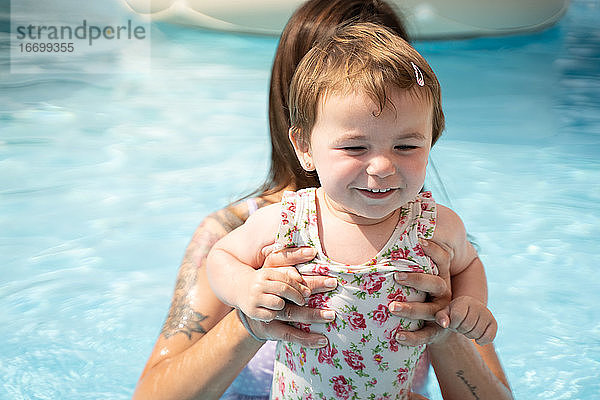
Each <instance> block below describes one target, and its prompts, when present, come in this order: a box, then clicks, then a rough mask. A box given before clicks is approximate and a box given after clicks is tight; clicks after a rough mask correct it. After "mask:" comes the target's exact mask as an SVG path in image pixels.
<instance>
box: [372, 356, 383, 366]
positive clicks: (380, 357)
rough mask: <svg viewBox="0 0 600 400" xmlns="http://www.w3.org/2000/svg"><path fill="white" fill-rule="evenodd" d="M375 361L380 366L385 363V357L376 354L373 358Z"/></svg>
mask: <svg viewBox="0 0 600 400" xmlns="http://www.w3.org/2000/svg"><path fill="white" fill-rule="evenodd" d="M373 361H375V364H377V365H379V364H381V362H382V361H383V356H382V355H381V354H375V355H374V356H373Z"/></svg>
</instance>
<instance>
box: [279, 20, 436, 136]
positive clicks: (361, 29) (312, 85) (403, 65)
mask: <svg viewBox="0 0 600 400" xmlns="http://www.w3.org/2000/svg"><path fill="white" fill-rule="evenodd" d="M420 75H421V76H420ZM394 86H395V87H398V88H400V89H404V90H410V91H414V92H415V94H416V95H417V96H424V98H426V99H427V100H428V101H429V102H431V104H432V106H433V113H432V115H433V117H432V127H433V129H432V145H433V144H434V143H435V142H436V141H437V139H438V138H439V137H440V135H441V134H442V131H443V130H444V113H443V111H442V103H441V89H440V84H439V82H438V80H437V77H436V76H435V73H434V72H433V70H432V69H431V67H430V66H429V64H428V63H427V61H425V59H424V58H423V57H422V56H421V55H420V54H419V53H418V52H417V51H416V50H415V49H414V48H413V47H412V46H411V45H410V44H408V43H407V42H406V41H405V40H404V39H402V38H401V37H399V36H398V35H396V34H394V33H393V32H391V31H389V30H388V29H386V28H384V27H382V26H380V25H376V24H372V23H356V24H349V25H345V26H341V27H339V28H338V29H337V30H336V31H335V33H334V34H333V35H332V36H331V37H329V38H327V39H326V40H323V41H321V42H319V43H317V44H316V45H315V46H314V47H313V48H312V49H311V50H310V51H309V52H308V53H307V54H306V55H305V56H304V58H303V59H302V61H301V62H300V64H299V65H298V68H297V69H296V72H295V73H294V77H293V78H292V83H291V86H290V93H289V107H290V122H291V125H292V126H291V129H292V132H293V133H294V135H296V138H297V140H299V141H300V142H302V143H304V144H308V143H309V142H310V132H311V131H312V128H313V126H314V124H315V121H316V117H317V108H318V105H319V101H324V100H325V97H326V95H327V94H331V93H346V92H352V91H363V92H364V93H366V94H367V95H368V96H369V97H370V98H371V99H372V100H373V102H375V104H377V105H378V108H379V109H378V113H377V114H376V115H378V114H380V113H381V112H382V111H383V109H384V107H385V106H386V104H387V103H388V102H390V104H391V101H390V100H389V98H388V96H387V90H389V88H390V87H394ZM386 89H387V90H386ZM391 106H392V107H393V106H394V105H393V104H391Z"/></svg>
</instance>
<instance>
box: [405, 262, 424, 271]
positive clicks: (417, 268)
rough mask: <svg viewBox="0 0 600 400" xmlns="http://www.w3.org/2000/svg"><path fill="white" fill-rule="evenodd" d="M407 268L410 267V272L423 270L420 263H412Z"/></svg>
mask: <svg viewBox="0 0 600 400" xmlns="http://www.w3.org/2000/svg"><path fill="white" fill-rule="evenodd" d="M408 268H410V270H411V271H412V272H423V267H421V266H420V265H416V264H413V265H409V266H408Z"/></svg>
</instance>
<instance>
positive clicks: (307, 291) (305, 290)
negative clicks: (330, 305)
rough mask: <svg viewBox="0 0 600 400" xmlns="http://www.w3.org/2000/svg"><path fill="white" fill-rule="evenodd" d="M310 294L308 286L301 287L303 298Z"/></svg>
mask: <svg viewBox="0 0 600 400" xmlns="http://www.w3.org/2000/svg"><path fill="white" fill-rule="evenodd" d="M310 294H311V292H310V289H309V288H307V287H305V288H302V295H304V297H305V298H308V297H310Z"/></svg>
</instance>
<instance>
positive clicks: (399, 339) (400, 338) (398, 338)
mask: <svg viewBox="0 0 600 400" xmlns="http://www.w3.org/2000/svg"><path fill="white" fill-rule="evenodd" d="M396 340H397V341H399V342H403V341H405V340H406V335H405V334H403V333H399V334H397V335H396Z"/></svg>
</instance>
